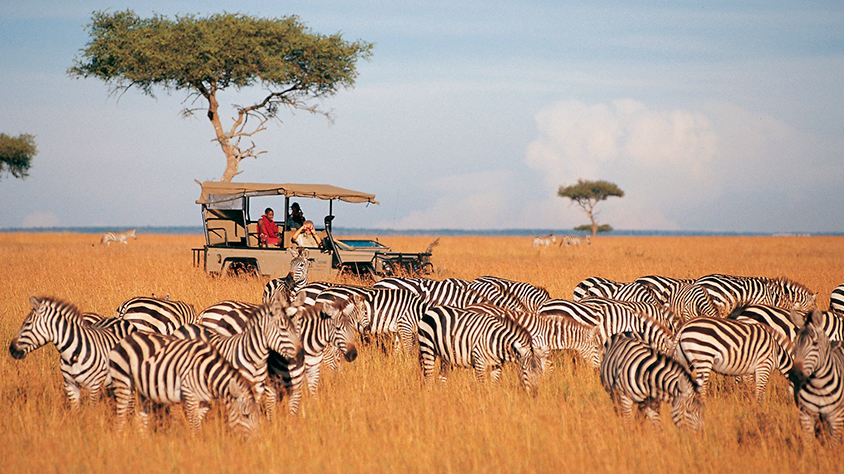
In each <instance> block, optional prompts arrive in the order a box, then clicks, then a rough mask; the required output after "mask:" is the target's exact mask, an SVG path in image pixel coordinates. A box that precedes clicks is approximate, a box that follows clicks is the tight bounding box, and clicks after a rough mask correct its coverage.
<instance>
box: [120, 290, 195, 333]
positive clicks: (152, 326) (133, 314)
mask: <svg viewBox="0 0 844 474" xmlns="http://www.w3.org/2000/svg"><path fill="white" fill-rule="evenodd" d="M114 317H116V318H119V319H123V320H125V321H129V322H131V323H133V324H134V325H135V326H136V327H137V328H138V330H139V331H147V332H157V333H159V334H172V333H173V331H175V330H176V328H178V327H179V326H183V325H185V324H193V323H195V322H196V320H197V317H196V310H195V309H194V308H193V305H190V304H188V303H185V302H183V301H176V300H170V299H161V298H156V297H149V296H136V297H134V298H130V299H128V300H126V301H125V302H124V303H123V304H122V305H120V307H119V308H117V311H116V312H115V315H114Z"/></svg>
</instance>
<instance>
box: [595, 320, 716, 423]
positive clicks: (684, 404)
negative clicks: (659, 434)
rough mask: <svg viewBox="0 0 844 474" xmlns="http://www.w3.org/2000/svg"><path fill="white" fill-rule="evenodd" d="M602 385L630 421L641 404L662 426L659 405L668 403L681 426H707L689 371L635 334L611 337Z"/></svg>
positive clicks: (602, 369) (602, 372) (606, 350)
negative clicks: (704, 423)
mask: <svg viewBox="0 0 844 474" xmlns="http://www.w3.org/2000/svg"><path fill="white" fill-rule="evenodd" d="M601 384H603V386H604V389H605V390H606V391H607V392H608V393H609V394H610V397H611V398H612V399H613V402H614V404H615V405H616V408H617V409H620V411H621V414H622V415H623V417H624V420H625V421H626V422H627V423H629V422H630V421H632V419H633V406H634V405H637V406H638V407H639V409H640V410H642V411H643V412H644V413H645V415H646V416H647V418H648V419H649V420H651V422H652V423H653V424H654V426H655V427H657V428H659V427H661V425H662V422H661V421H660V418H659V407H660V403H661V402H666V403H668V404H670V405H671V419H672V420H673V421H674V424H675V425H677V427H679V428H684V427H688V428H691V429H693V430H699V429H700V428H701V427H702V426H703V404H702V403H701V401H700V399H699V397H698V396H697V394H698V392H699V388H698V385H696V384H695V382H694V380H693V379H692V376H691V374H690V373H689V371H688V370H687V369H686V368H685V367H683V366H682V365H680V364H679V363H678V362H677V361H675V360H674V359H672V358H671V357H669V356H667V355H665V354H662V353H659V352H657V351H655V350H654V349H653V348H651V347H650V346H648V344H646V343H645V342H644V341H642V340H641V339H639V338H637V337H636V336H634V335H631V334H624V333H622V334H615V335H613V336H612V337H611V338H610V339H609V340H607V342H606V344H605V345H604V356H603V360H602V362H601Z"/></svg>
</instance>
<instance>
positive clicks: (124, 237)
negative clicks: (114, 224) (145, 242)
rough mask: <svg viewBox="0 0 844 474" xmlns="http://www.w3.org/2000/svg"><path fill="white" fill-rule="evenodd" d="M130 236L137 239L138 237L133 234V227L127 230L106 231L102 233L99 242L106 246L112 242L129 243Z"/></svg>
mask: <svg viewBox="0 0 844 474" xmlns="http://www.w3.org/2000/svg"><path fill="white" fill-rule="evenodd" d="M130 237H131V238H133V239H136V240H137V238H138V237H137V236H136V235H135V229H132V230H127V231H125V232H106V233H105V234H103V238H102V239H100V243H101V244H104V245H107V246H108V245H111V243H112V242H118V243H121V244H124V245H129V238H130Z"/></svg>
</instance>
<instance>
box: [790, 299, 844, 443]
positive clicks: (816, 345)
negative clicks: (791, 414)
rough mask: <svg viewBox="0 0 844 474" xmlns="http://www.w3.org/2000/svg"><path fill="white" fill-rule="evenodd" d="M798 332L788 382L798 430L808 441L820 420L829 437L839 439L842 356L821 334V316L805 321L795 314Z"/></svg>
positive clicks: (843, 406)
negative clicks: (792, 389) (796, 409)
mask: <svg viewBox="0 0 844 474" xmlns="http://www.w3.org/2000/svg"><path fill="white" fill-rule="evenodd" d="M793 317H794V321H793V322H794V324H795V326H797V328H798V332H797V339H796V341H795V344H794V368H793V370H792V371H791V373H790V374H789V379H790V380H791V381H792V382H793V383H794V401H795V403H796V404H797V408H798V409H799V410H800V426H802V427H803V432H804V434H805V436H806V437H807V438H813V437H814V435H815V424H816V423H817V420H818V419H820V421H821V422H826V424H827V425H828V426H829V430H830V434H831V435H832V437H833V438H834V439H836V440H840V439H841V434H842V427H844V352H842V350H841V349H840V346H839V349H833V348H832V345H831V343H830V341H829V338H827V337H826V334H825V333H824V331H823V326H824V323H823V319H824V317H825V315H824V313H821V312H819V311H813V312H811V313H810V314H809V315H808V317H803V315H801V314H800V313H797V312H794V313H793Z"/></svg>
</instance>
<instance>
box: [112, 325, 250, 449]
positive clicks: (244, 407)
mask: <svg viewBox="0 0 844 474" xmlns="http://www.w3.org/2000/svg"><path fill="white" fill-rule="evenodd" d="M109 359H110V370H109V372H110V374H111V377H112V380H113V386H114V394H115V398H116V399H117V428H118V430H119V431H122V429H123V427H124V426H125V424H126V416H127V415H128V413H130V412H131V411H132V410H133V408H134V399H135V393H138V394H139V395H141V397H142V398H143V399H144V401H145V402H147V403H142V404H141V406H140V409H139V410H138V411H137V415H138V417H139V418H140V420H141V423H142V424H143V426H144V428H146V427H147V426H148V424H149V408H150V407H149V404H150V403H149V402H151V403H157V404H164V405H169V404H174V403H182V404H183V405H184V409H185V414H186V415H187V418H188V421H189V423H190V427H191V429H192V430H193V431H194V432H196V431H199V429H200V427H201V425H202V419H203V418H204V416H205V414H206V413H207V412H208V410H209V409H210V402H211V401H212V400H215V399H220V398H221V399H222V400H223V402H224V403H225V405H226V407H227V408H228V425H229V427H231V428H232V429H233V430H236V431H243V432H246V433H251V432H253V431H254V430H255V429H256V427H257V423H258V406H257V404H256V403H255V398H254V396H253V394H252V392H251V391H250V390H249V384H248V382H247V381H246V379H244V378H243V376H241V375H240V373H239V372H238V371H237V369H235V368H234V367H232V365H231V364H229V362H228V361H226V359H225V358H224V357H223V356H222V355H221V354H220V353H219V352H218V351H217V350H216V349H214V347H213V346H212V345H211V344H208V343H207V342H205V341H203V340H201V339H176V338H174V337H172V336H165V335H161V334H155V333H146V332H135V333H133V334H130V335H129V336H128V337H127V338H126V339H124V340H122V341H121V342H120V343H119V344H118V345H117V346H116V347H115V348H114V349H112V351H111V352H110V354H109Z"/></svg>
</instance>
